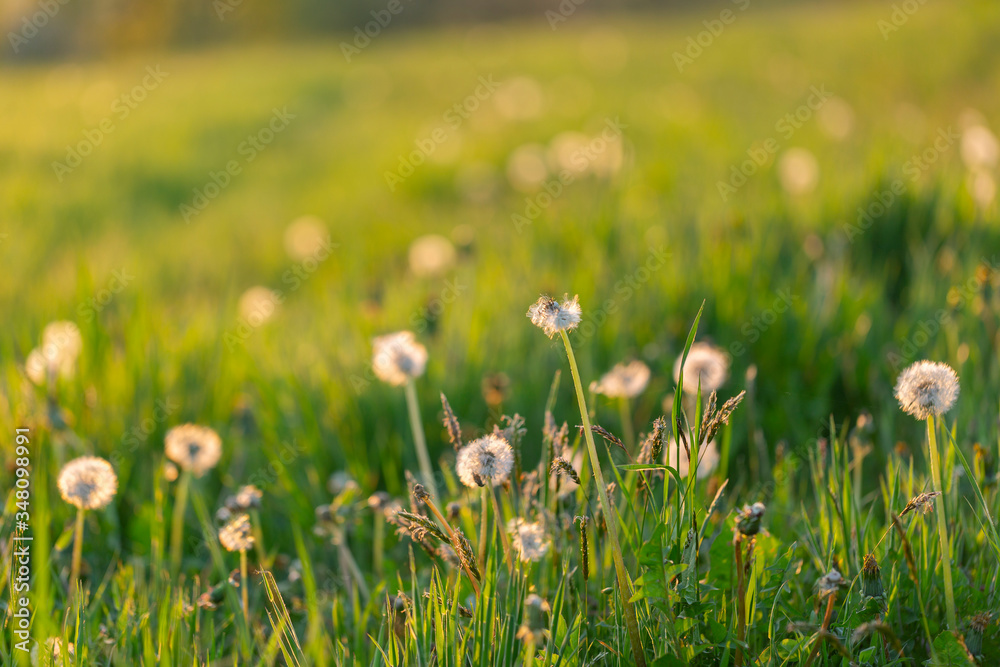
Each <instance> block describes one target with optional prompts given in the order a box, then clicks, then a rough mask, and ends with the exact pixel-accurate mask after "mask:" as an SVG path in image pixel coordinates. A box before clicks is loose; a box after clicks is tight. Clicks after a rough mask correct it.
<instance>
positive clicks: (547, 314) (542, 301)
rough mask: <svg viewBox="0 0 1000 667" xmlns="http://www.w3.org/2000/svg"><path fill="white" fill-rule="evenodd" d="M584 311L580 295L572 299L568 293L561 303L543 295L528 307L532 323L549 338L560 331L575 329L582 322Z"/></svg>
mask: <svg viewBox="0 0 1000 667" xmlns="http://www.w3.org/2000/svg"><path fill="white" fill-rule="evenodd" d="M582 313H583V310H582V309H581V308H580V297H579V296H574V297H573V299H572V301H571V300H570V298H569V296H568V295H567V296H564V297H563V302H562V303H559V302H558V301H556V300H555V299H553V298H551V297H548V296H544V295H543V296H541V297H539V299H538V301H536V302H535V303H533V304H532V305H531V307H530V308H528V317H530V318H531V323H532V324H534V325H535V326H536V327H539V328H540V329H541V330H542V331H544V332H545V335H546V336H548V337H549V338H552V337H553V336H555V335H556V334H557V333H559V332H560V331H570V330H572V329H575V328H576V327H577V325H579V324H580V317H581V315H582Z"/></svg>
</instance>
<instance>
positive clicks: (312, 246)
mask: <svg viewBox="0 0 1000 667" xmlns="http://www.w3.org/2000/svg"><path fill="white" fill-rule="evenodd" d="M327 236H328V232H327V230H326V225H324V224H323V221H322V220H320V219H319V218H317V217H316V216H314V215H304V216H302V217H300V218H296V219H295V220H294V221H293V222H292V223H291V224H290V225H288V228H287V229H285V238H284V241H285V252H287V253H288V256H289V257H291V258H292V259H293V260H295V261H297V262H301V261H304V260H306V259H309V258H311V257H314V256H316V255H318V254H319V252H320V250H322V249H323V248H324V246H325V245H326V244H325V241H326V239H327Z"/></svg>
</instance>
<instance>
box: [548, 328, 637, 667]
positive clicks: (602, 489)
mask: <svg viewBox="0 0 1000 667" xmlns="http://www.w3.org/2000/svg"><path fill="white" fill-rule="evenodd" d="M559 335H561V336H562V339H563V345H565V346H566V356H567V358H568V359H569V369H570V373H571V374H572V375H573V384H574V385H575V386H576V400H577V402H578V403H579V405H580V418H581V419H582V420H583V434H584V437H585V438H586V440H587V451H588V452H590V463H591V467H593V469H594V481H595V482H596V485H597V497H598V499H599V500H600V503H601V511H602V512H604V516H605V519H606V521H605V523H606V524H607V527H608V539H609V540H610V541H611V555H612V557H613V559H614V562H615V572H616V574H617V577H618V589H619V593H620V594H621V598H622V604H623V605H624V606H625V625H626V626H627V628H628V635H629V641H630V642H631V644H632V655H633V657H634V658H635V664H636V665H637V666H638V667H646V656H645V655H644V654H643V650H642V638H641V637H640V636H639V621H638V620H637V619H636V615H635V606H634V605H633V604H632V582H631V580H630V579H629V576H628V572H627V571H626V570H625V560H624V559H623V558H622V548H621V545H620V544H619V542H618V529H617V528H616V526H615V519H616V516H617V515H616V514H613V511H614V508H613V507H612V505H611V502H610V501H609V500H608V491H607V486H606V485H605V483H604V473H603V472H602V471H601V462H600V460H599V459H598V458H597V446H596V445H595V444H594V434H593V433H592V432H591V430H590V416H589V415H588V414H587V399H586V397H585V396H584V393H583V384H582V383H581V382H580V370H579V369H578V368H577V365H576V356H575V355H574V354H573V346H572V345H571V344H570V342H569V336H567V335H566V331H565V330H562V331H560V332H559Z"/></svg>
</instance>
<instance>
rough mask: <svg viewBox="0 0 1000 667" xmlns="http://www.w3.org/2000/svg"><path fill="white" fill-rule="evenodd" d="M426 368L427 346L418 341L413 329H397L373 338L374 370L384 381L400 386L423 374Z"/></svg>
mask: <svg viewBox="0 0 1000 667" xmlns="http://www.w3.org/2000/svg"><path fill="white" fill-rule="evenodd" d="M426 368H427V348H426V347H424V346H423V345H421V344H420V343H418V342H417V338H416V336H414V335H413V332H412V331H397V332H396V333H391V334H386V335H385V336H378V337H377V338H375V339H374V340H372V370H374V371H375V375H376V376H377V377H378V378H379V379H380V380H382V381H383V382H386V383H388V384H391V385H392V386H394V387H398V386H401V385H404V384H406V381H407V380H408V379H410V378H415V377H420V376H421V375H423V374H424V370H425V369H426Z"/></svg>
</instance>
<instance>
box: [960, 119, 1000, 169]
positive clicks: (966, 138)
mask: <svg viewBox="0 0 1000 667" xmlns="http://www.w3.org/2000/svg"><path fill="white" fill-rule="evenodd" d="M960 150H961V153H962V161H963V162H965V166H966V167H968V168H969V169H973V170H978V169H992V168H993V167H995V166H996V165H997V160H998V158H1000V142H998V141H997V138H996V135H994V134H993V132H991V131H990V129H989V128H988V127H986V126H985V125H980V124H975V125H971V126H969V127H967V128H966V129H965V130H964V131H963V132H962V144H961V149H960Z"/></svg>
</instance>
